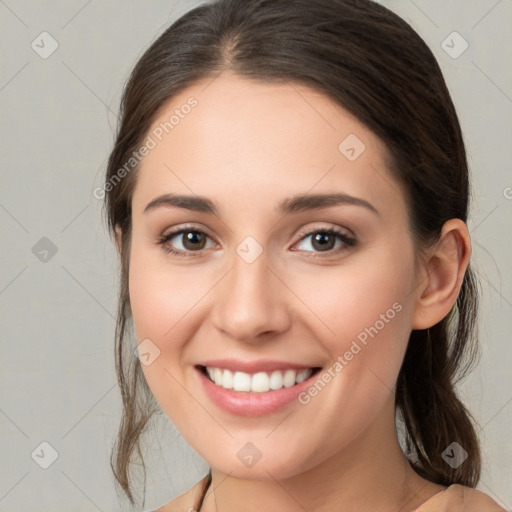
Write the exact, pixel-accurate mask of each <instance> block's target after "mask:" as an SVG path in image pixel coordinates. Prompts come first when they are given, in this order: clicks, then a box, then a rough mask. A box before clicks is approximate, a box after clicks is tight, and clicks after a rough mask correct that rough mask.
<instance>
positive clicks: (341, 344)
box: [105, 0, 504, 512]
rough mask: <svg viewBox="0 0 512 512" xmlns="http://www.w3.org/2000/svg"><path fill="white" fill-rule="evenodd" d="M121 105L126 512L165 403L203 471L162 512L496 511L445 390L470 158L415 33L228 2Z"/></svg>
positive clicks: (311, 10) (469, 357) (461, 285)
mask: <svg viewBox="0 0 512 512" xmlns="http://www.w3.org/2000/svg"><path fill="white" fill-rule="evenodd" d="M121 106H122V108H121V121H120V125H119V131H118V134H117V139H116V142H115V145H114V148H113V150H112V153H111V155H110V159H109V163H108V170H107V177H106V184H105V192H106V206H107V214H108V221H109V225H110V228H111V230H112V233H114V235H115V240H116V243H117V247H118V250H119V253H120V258H121V262H122V264H121V288H120V300H119V315H118V326H117V333H116V357H117V370H118V378H119V383H120V387H121V391H122V397H123V404H124V413H123V418H122V422H121V427H120V432H119V436H118V440H117V444H116V447H115V451H114V454H113V459H112V466H113V470H114V474H115V476H116V478H117V480H118V482H119V483H120V485H121V487H122V488H123V490H124V491H125V492H126V494H127V495H128V497H129V498H130V500H131V501H132V503H133V501H134V495H133V492H132V485H131V475H130V470H129V467H130V466H129V464H130V462H131V461H132V458H133V456H134V455H135V454H137V453H138V455H139V456H141V452H140V448H139V439H140V436H141V434H142V433H143V431H144V429H145V427H146V426H147V424H148V421H149V419H150V417H151V416H152V414H153V413H154V412H155V411H156V410H158V407H157V405H158V406H159V407H160V408H161V409H162V410H163V411H164V412H165V413H166V414H167V415H168V417H169V418H170V419H171V421H172V422H173V423H174V425H176V427H177V428H178V430H179V431H180V432H181V434H182V435H183V437H184V438H185V439H186V440H187V442H188V443H189V444H190V445H191V446H192V447H193V448H194V449H195V450H196V451H197V452H198V453H199V454H200V455H201V456H202V457H203V458H204V459H205V460H206V461H207V462H208V464H209V465H210V468H211V469H210V472H209V474H208V475H207V476H206V477H205V478H204V479H203V480H201V481H200V482H198V483H197V485H195V486H194V487H193V488H192V489H191V490H190V491H189V492H187V493H185V494H184V495H182V496H180V497H178V498H176V499H175V500H173V501H172V502H170V503H167V504H164V505H163V506H162V507H161V508H159V510H160V511H165V512H166V511H174V510H201V511H202V512H213V511H217V510H218V511H221V512H229V511H234V510H244V511H253V510H254V511H256V510H258V511H259V510H280V511H290V512H292V511H298V510H308V511H315V512H320V511H327V510H329V511H331V510H341V509H343V510H357V511H358V512H366V511H370V510H371V511H375V510H379V511H382V512H387V511H390V512H391V511H393V512H396V511H397V510H400V511H407V512H410V511H428V510H430V511H433V510H436V511H448V510H464V511H465V512H469V511H477V510H478V511H479V512H486V511H498V510H504V509H502V508H501V507H500V506H499V505H498V504H497V503H496V502H494V501H493V500H492V499H491V498H490V497H489V496H487V495H486V494H484V493H482V492H480V491H476V490H475V489H474V487H475V486H476V485H477V483H478V480H479V476H480V466H481V461H480V450H479V443H478V438H477V435H476V432H475V428H474V426H473V421H472V418H471V416H470V414H469V412H468V411H467V410H466V408H465V407H464V405H463V404H462V403H461V402H460V400H459V398H458V397H457V394H456V392H455V390H454V382H455V381H456V379H457V378H458V377H460V376H461V375H462V374H463V373H464V372H465V371H466V370H467V369H468V368H469V366H470V364H471V363H472V362H473V356H474V353H475V343H476V339H475V336H474V330H475V325H476V308H477V288H476V282H475V278H474V274H473V273H472V270H471V267H470V263H469V260H470V254H471V241H470V236H469V232H468V229H467V226H466V222H467V216H468V197H469V183H468V168H467V162H466V155H465V148H464V143H463V139H462V135H461V130H460V126H459V123H458V120H457V116H456V113H455V110H454V106H453V103H452V101H451V98H450V95H449V93H448V90H447V88H446V85H445V82H444V79H443V77H442V74H441V71H440V69H439V66H438V64H437V62H436V61H435V58H434V56H433V55H432V53H431V51H430V50H429V49H428V48H427V46H426V45H425V43H424V42H423V41H422V40H421V38H420V37H419V36H418V35H417V34H416V33H415V32H414V31H413V30H412V28H411V27H410V26H409V25H407V24H406V23H405V22H404V21H403V20H401V19H400V18H399V17H398V16H396V15H395V14H393V13H392V12H390V11H389V10H387V9H386V8H384V7H382V6H380V5H378V4H376V3H373V2H371V1H369V0H320V1H315V2H310V1H309V0H258V1H254V0H251V1H249V0H218V1H215V2H213V3H210V4H207V5H203V6H200V7H198V8H196V9H193V10H192V11H190V12H188V13H187V14H185V15H184V16H182V17H181V18H180V19H179V20H178V21H176V22H175V23H174V24H173V25H172V26H171V27H170V28H169V29H168V30H166V31H165V32H164V33H163V34H162V35H161V36H160V37H159V38H158V40H157V41H155V43H154V44H153V45H152V46H151V47H150V48H149V49H148V50H147V51H146V53H145V54H144V55H143V56H142V58H141V59H140V60H139V62H138V63H137V65H136V67H135V69H134V71H133V73H132V75H131V77H130V80H129V82H128V83H127V86H126V88H125V91H124V96H123V99H122V105H121ZM132 319H133V327H134V336H133V337H132V338H134V339H133V340H132V341H130V340H129V338H128V334H129V332H130V325H131V321H132ZM135 340H136V342H135ZM135 343H136V344H137V347H136V346H135ZM134 348H135V349H136V353H137V355H138V357H137V358H135V357H133V355H132V352H133V350H134ZM155 399H156V400H155ZM397 424H398V425H399V426H400V427H401V428H402V429H403V437H404V438H405V446H402V445H401V442H400V436H399V435H398V432H397Z"/></svg>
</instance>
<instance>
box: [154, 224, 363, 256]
mask: <svg viewBox="0 0 512 512" xmlns="http://www.w3.org/2000/svg"><path fill="white" fill-rule="evenodd" d="M190 232H194V233H200V234H203V235H206V236H207V237H208V235H207V233H205V232H204V231H202V230H200V229H196V228H194V227H184V228H180V229H179V230H176V231H173V232H171V233H168V234H167V235H163V236H162V237H159V238H158V240H157V243H158V244H159V245H162V247H163V249H164V251H165V252H167V253H170V254H172V255H174V256H178V257H181V258H194V257H197V256H198V255H199V253H201V252H202V250H201V251H182V250H176V249H173V248H172V247H171V246H169V245H165V244H166V243H167V242H169V240H171V239H172V238H174V237H175V236H176V235H181V234H183V233H190ZM318 233H322V234H323V235H334V236H336V237H337V239H338V240H341V241H342V242H343V243H344V244H345V246H346V247H342V248H341V249H340V248H338V249H337V250H333V249H330V250H329V251H324V252H322V251H316V254H313V255H311V256H308V257H312V258H317V257H322V255H323V254H326V255H327V256H332V255H333V253H334V254H336V253H340V252H343V251H346V250H348V248H350V247H353V246H354V245H355V244H356V240H355V238H352V237H350V236H348V235H347V234H346V233H344V232H342V231H339V230H337V229H336V228H326V229H314V230H312V231H307V232H306V233H301V238H300V239H299V242H301V241H302V240H304V239H306V238H308V237H309V236H312V235H315V234H318ZM208 238H210V237H208ZM203 250H205V249H203ZM305 252H312V251H305ZM194 253H198V254H194Z"/></svg>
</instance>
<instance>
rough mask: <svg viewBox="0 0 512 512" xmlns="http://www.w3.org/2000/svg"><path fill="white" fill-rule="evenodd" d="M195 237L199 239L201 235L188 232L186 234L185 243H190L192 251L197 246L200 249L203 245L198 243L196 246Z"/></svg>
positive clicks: (195, 232)
mask: <svg viewBox="0 0 512 512" xmlns="http://www.w3.org/2000/svg"><path fill="white" fill-rule="evenodd" d="M197 237H199V238H201V233H198V232H197V231H189V232H187V233H186V242H187V243H189V242H191V243H192V245H191V248H192V249H197V248H198V247H199V246H201V247H199V248H202V245H203V244H201V243H199V245H198V244H197V242H198V240H197ZM199 242H200V240H199Z"/></svg>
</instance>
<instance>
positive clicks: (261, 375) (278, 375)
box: [206, 367, 313, 393]
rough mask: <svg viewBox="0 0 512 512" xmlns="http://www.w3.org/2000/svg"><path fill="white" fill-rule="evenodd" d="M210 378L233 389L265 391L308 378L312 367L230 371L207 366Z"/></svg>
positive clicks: (226, 387) (291, 384)
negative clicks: (270, 370)
mask: <svg viewBox="0 0 512 512" xmlns="http://www.w3.org/2000/svg"><path fill="white" fill-rule="evenodd" d="M206 371H207V372H208V375H209V376H210V379H211V380H212V381H213V382H215V384H216V385H217V386H221V387H223V388H225V389H233V390H234V391H245V392H253V393H267V392H268V391H270V390H274V391H275V390H277V389H281V388H282V387H283V386H284V387H285V388H290V387H292V386H294V385H295V384H300V383H301V382H304V381H305V380H306V379H308V378H309V377H310V376H311V374H312V373H313V369H312V368H306V369H302V370H274V371H273V372H268V373H267V372H258V373H254V374H252V375H251V374H250V373H245V372H232V371H230V370H224V369H222V368H211V367H207V368H206Z"/></svg>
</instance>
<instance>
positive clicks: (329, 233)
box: [157, 227, 356, 258]
mask: <svg viewBox="0 0 512 512" xmlns="http://www.w3.org/2000/svg"><path fill="white" fill-rule="evenodd" d="M310 237H313V238H312V240H311V242H309V243H307V244H305V245H306V246H309V247H311V248H312V249H313V251H311V250H309V249H307V248H306V249H299V250H304V251H306V252H316V253H328V254H332V253H335V254H336V253H339V252H343V251H345V250H347V249H348V248H349V247H352V246H354V245H355V244H356V240H355V238H353V237H351V236H349V235H348V234H347V233H345V232H343V231H341V230H338V229H336V228H328V229H315V230H313V231H309V232H307V233H305V234H303V235H302V238H301V239H300V240H299V242H298V243H299V244H300V243H301V242H302V243H303V242H304V241H306V240H308V239H309V238H310ZM174 239H176V241H177V242H178V246H179V245H181V247H178V248H176V242H173V240H174ZM208 240H210V241H211V238H210V237H209V236H208V235H207V234H206V233H205V232H204V231H202V230H200V229H195V228H191V227H190V228H187V227H184V228H181V229H178V230H175V231H172V232H170V233H167V234H166V235H163V236H162V237H160V238H159V239H158V241H157V243H158V244H160V245H162V247H163V249H164V250H165V251H166V252H167V253H170V254H173V255H174V256H178V257H185V258H186V257H194V256H199V254H193V253H200V252H201V251H203V250H205V249H208V248H211V247H215V243H214V242H212V244H211V245H210V247H208V246H207V241H208ZM338 241H339V242H340V243H339V244H338V246H337V247H336V242H338ZM292 250H293V251H296V250H297V249H292ZM317 256H321V254H314V255H313V257H317Z"/></svg>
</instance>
